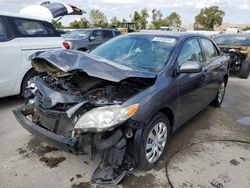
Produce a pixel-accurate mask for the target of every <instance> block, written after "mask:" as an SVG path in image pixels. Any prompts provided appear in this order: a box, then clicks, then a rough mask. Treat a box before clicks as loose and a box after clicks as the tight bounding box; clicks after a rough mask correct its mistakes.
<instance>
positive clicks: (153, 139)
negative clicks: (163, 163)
mask: <svg viewBox="0 0 250 188" xmlns="http://www.w3.org/2000/svg"><path fill="white" fill-rule="evenodd" d="M167 136H168V130H167V125H166V124H165V123H164V122H158V123H157V124H156V125H155V126H154V127H153V128H152V129H151V131H150V133H149V135H148V138H147V142H146V148H145V154H146V159H147V161H148V162H149V163H151V164H153V163H155V162H157V161H158V160H159V158H160V157H161V155H162V153H163V151H164V149H165V146H166V141H167Z"/></svg>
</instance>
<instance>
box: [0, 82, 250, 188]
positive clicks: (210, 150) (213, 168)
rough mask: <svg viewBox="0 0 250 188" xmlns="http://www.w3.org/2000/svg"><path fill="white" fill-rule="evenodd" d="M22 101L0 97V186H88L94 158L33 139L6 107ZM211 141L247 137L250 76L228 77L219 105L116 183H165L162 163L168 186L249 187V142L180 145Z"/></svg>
mask: <svg viewBox="0 0 250 188" xmlns="http://www.w3.org/2000/svg"><path fill="white" fill-rule="evenodd" d="M22 103H23V101H22V100H20V99H18V97H9V98H4V99H0V120H1V121H0V138H1V139H0V148H1V152H0V180H1V181H0V182H1V183H0V187H8V188H9V187H11V188H12V187H14V188H15V187H18V188H22V187H23V188H24V187H25V188H27V187H36V188H39V187H55V188H56V187H60V188H61V187H75V188H79V187H82V188H87V187H91V184H90V183H89V180H90V178H91V175H92V173H93V171H94V170H95V168H96V167H97V165H98V162H99V159H98V158H96V159H94V160H90V157H89V156H88V155H84V156H74V155H71V154H68V153H65V152H62V151H59V150H57V149H55V148H53V147H51V146H49V145H47V144H46V143H41V142H40V141H39V140H37V139H36V138H34V137H33V136H32V135H30V134H29V133H28V132H27V131H26V130H24V129H23V128H22V127H21V126H20V125H19V124H18V123H17V122H16V120H15V118H14V116H13V114H12V112H11V110H12V109H14V108H16V107H18V106H20V105H21V104H22ZM210 140H245V141H250V78H249V79H248V80H244V79H240V78H238V77H230V80H229V84H228V87H227V91H226V96H225V100H224V103H223V105H222V107H221V108H217V109H216V108H213V107H212V106H208V107H207V108H206V109H204V110H203V111H201V112H200V113H199V114H198V115H197V116H196V117H195V118H193V119H192V120H190V121H189V122H187V123H186V124H185V125H184V126H182V127H181V128H180V129H179V130H178V131H177V132H176V133H175V134H174V135H173V136H172V138H171V140H170V143H169V145H168V152H167V154H166V155H165V156H164V157H163V159H162V161H160V163H159V164H158V165H157V166H156V168H155V169H154V170H151V171H149V172H140V171H134V172H132V173H131V174H130V175H129V176H128V177H127V178H126V179H125V180H124V181H123V183H122V184H121V185H119V186H118V187H124V188H133V187H134V188H145V187H150V188H152V187H170V184H169V182H168V180H167V176H166V168H167V174H168V175H169V179H170V181H171V184H172V185H173V187H212V188H213V187H215V188H222V187H230V188H231V187H250V173H249V169H250V145H249V144H244V143H239V142H232V141H231V142H228V141H213V142H202V143H197V144H191V145H190V146H188V147H184V146H186V145H188V144H190V143H194V142H199V141H210ZM180 148H182V149H180ZM173 154H174V156H173ZM170 159H171V160H170ZM167 161H169V163H168V166H167Z"/></svg>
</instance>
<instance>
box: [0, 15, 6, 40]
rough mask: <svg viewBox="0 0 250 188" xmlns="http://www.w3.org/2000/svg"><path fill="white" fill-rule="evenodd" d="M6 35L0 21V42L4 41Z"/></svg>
mask: <svg viewBox="0 0 250 188" xmlns="http://www.w3.org/2000/svg"><path fill="white" fill-rule="evenodd" d="M6 39H7V35H6V31H5V29H4V25H3V22H2V20H0V41H3V40H6Z"/></svg>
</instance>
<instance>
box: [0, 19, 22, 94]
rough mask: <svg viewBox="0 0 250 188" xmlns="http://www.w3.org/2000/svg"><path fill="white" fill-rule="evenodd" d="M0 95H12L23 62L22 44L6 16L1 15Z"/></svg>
mask: <svg viewBox="0 0 250 188" xmlns="http://www.w3.org/2000/svg"><path fill="white" fill-rule="evenodd" d="M0 57H1V61H0V97H4V96H8V95H11V94H12V92H13V89H14V87H15V84H16V80H17V75H18V70H19V68H20V63H21V46H20V42H19V40H18V39H17V38H15V36H14V34H13V30H12V27H10V25H9V24H8V20H7V18H6V17H1V16H0Z"/></svg>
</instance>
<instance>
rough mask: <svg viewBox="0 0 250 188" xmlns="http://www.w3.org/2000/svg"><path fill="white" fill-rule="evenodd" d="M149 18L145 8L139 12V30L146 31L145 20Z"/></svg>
mask: <svg viewBox="0 0 250 188" xmlns="http://www.w3.org/2000/svg"><path fill="white" fill-rule="evenodd" d="M148 17H149V14H148V10H147V9H146V8H144V9H142V10H141V29H146V26H147V23H148V21H147V19H148Z"/></svg>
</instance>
